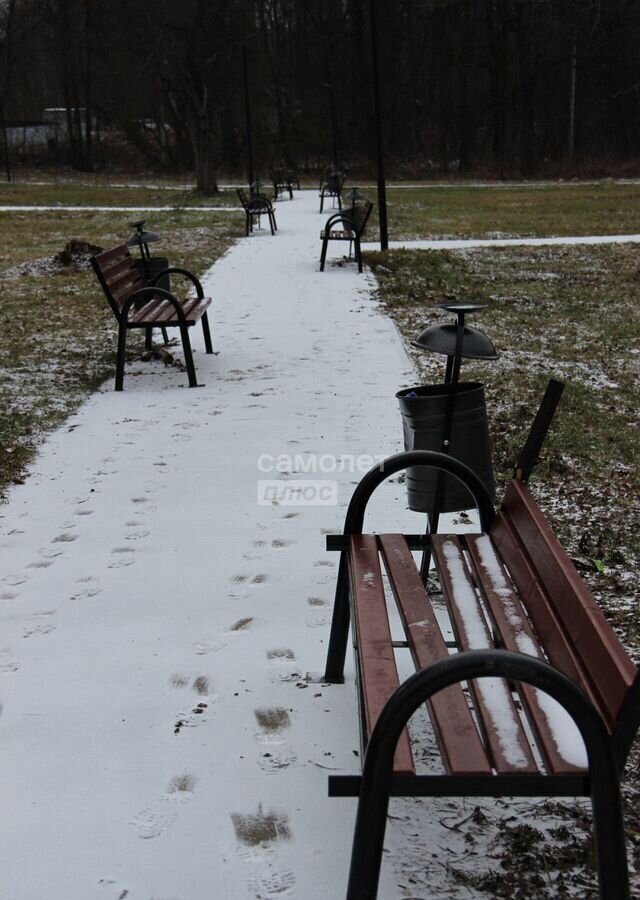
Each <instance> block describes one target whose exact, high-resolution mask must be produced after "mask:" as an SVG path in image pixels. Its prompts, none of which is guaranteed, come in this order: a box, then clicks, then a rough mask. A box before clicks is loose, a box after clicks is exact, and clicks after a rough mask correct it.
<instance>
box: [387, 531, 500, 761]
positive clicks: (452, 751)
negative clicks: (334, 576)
mask: <svg viewBox="0 0 640 900" xmlns="http://www.w3.org/2000/svg"><path fill="white" fill-rule="evenodd" d="M379 543H380V548H381V550H382V555H383V558H384V562H385V567H386V570H387V575H388V576H389V583H390V584H391V588H392V590H393V594H394V597H395V599H396V603H397V606H398V610H399V612H400V616H401V618H402V622H403V625H404V630H405V634H406V635H407V640H408V642H409V649H410V651H411V655H412V657H413V661H414V663H415V667H416V669H424V668H425V667H426V666H428V665H430V664H431V663H433V662H435V661H436V660H438V659H446V657H447V656H449V649H448V647H447V645H446V643H445V640H444V638H443V636H442V632H441V630H440V626H439V625H438V622H437V619H436V617H435V614H434V611H433V608H432V606H431V602H430V600H429V597H428V595H427V592H426V590H425V587H424V585H423V583H422V580H421V578H420V575H419V574H418V570H417V569H416V565H415V562H414V559H413V556H412V555H411V551H410V550H409V547H408V545H407V542H406V540H405V538H404V536H403V535H399V534H383V535H380V537H379ZM428 707H429V714H430V716H431V721H432V722H433V727H434V729H435V731H436V735H437V737H438V743H439V745H440V750H441V754H442V761H443V763H444V766H445V768H446V770H447V772H450V773H451V774H459V775H463V774H464V775H474V774H475V775H490V774H491V763H490V762H489V759H488V757H487V754H486V752H485V748H484V745H483V743H482V739H481V738H480V735H479V734H478V729H477V727H476V724H475V722H474V720H473V716H472V715H471V711H470V709H469V704H468V702H467V700H466V698H465V695H464V691H463V690H462V687H461V686H460V685H459V684H455V685H452V686H451V687H449V688H447V689H446V690H444V691H440V692H439V693H437V694H435V696H434V697H433V698H432V699H431V700H430V701H429V703H428Z"/></svg>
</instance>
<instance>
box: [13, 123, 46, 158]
mask: <svg viewBox="0 0 640 900" xmlns="http://www.w3.org/2000/svg"><path fill="white" fill-rule="evenodd" d="M5 129H6V135H7V143H8V144H9V146H10V147H11V149H12V150H16V151H18V152H19V153H20V152H24V153H26V152H28V151H29V150H31V149H34V148H36V147H51V146H52V145H53V143H55V129H54V127H53V125H52V124H51V122H33V121H32V122H27V121H25V122H17V121H9V122H5Z"/></svg>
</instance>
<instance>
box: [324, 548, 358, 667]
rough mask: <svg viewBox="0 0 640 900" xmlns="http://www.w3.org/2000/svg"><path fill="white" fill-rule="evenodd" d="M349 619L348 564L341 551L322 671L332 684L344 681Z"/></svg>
mask: <svg viewBox="0 0 640 900" xmlns="http://www.w3.org/2000/svg"><path fill="white" fill-rule="evenodd" d="M350 621H351V611H350V608H349V566H348V564H347V559H346V554H345V553H341V554H340V565H339V567H338V579H337V584H336V596H335V600H334V603H333V616H332V619H331V634H330V636H329V648H328V650H327V662H326V667H325V673H324V677H325V681H329V682H331V683H332V684H342V683H343V682H344V661H345V657H346V655H347V643H348V641H349V624H350Z"/></svg>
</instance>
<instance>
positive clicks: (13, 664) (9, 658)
mask: <svg viewBox="0 0 640 900" xmlns="http://www.w3.org/2000/svg"><path fill="white" fill-rule="evenodd" d="M19 668H20V663H19V662H18V661H17V660H16V658H15V657H14V655H13V653H12V652H11V650H10V648H9V647H5V648H4V649H3V650H0V672H17V671H18V669H19Z"/></svg>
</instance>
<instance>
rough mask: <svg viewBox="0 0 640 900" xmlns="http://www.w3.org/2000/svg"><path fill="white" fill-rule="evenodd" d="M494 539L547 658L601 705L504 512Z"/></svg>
mask: <svg viewBox="0 0 640 900" xmlns="http://www.w3.org/2000/svg"><path fill="white" fill-rule="evenodd" d="M491 539H492V541H493V543H494V545H495V547H496V549H497V551H498V553H499V554H500V557H501V559H502V560H503V562H504V564H505V565H506V567H507V568H508V570H509V575H510V577H511V580H512V581H513V583H514V585H515V586H516V588H517V590H518V593H519V594H520V597H521V599H522V602H523V604H524V606H525V608H526V609H527V612H528V614H529V617H530V619H531V622H532V624H533V627H534V628H535V631H536V635H537V637H538V641H539V642H540V643H541V644H542V646H543V647H544V649H545V653H546V655H547V659H548V660H549V662H550V663H551V664H552V665H554V666H555V667H556V668H557V669H559V670H560V671H561V672H564V674H565V675H567V677H568V678H571V679H572V680H573V681H575V682H576V684H579V685H580V687H581V688H582V689H583V690H584V691H585V693H586V694H587V696H588V697H589V699H590V700H591V702H592V703H593V704H594V705H595V706H596V707H598V708H599V702H598V697H597V696H596V695H595V694H594V693H593V691H592V690H591V685H590V684H589V682H588V681H585V679H584V677H583V671H582V663H581V661H580V657H579V656H578V654H577V653H576V651H575V650H574V648H573V647H572V645H571V639H570V636H569V635H567V634H565V632H564V630H563V628H562V625H561V623H560V621H559V619H558V617H557V615H556V612H555V609H554V606H553V604H552V603H550V602H549V598H548V596H547V594H546V592H545V591H544V589H543V587H542V585H541V583H540V580H539V578H538V576H537V575H536V573H535V570H534V569H533V567H532V566H531V564H530V562H529V560H528V559H527V557H526V555H525V553H524V552H523V550H522V548H521V547H520V545H519V543H518V538H517V535H516V534H515V532H514V531H513V528H512V525H511V523H510V522H509V520H508V519H506V518H505V516H504V514H503V513H502V511H500V512H499V513H498V515H497V516H496V519H495V522H494V524H493V526H492V528H491ZM607 719H608V717H607Z"/></svg>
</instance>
